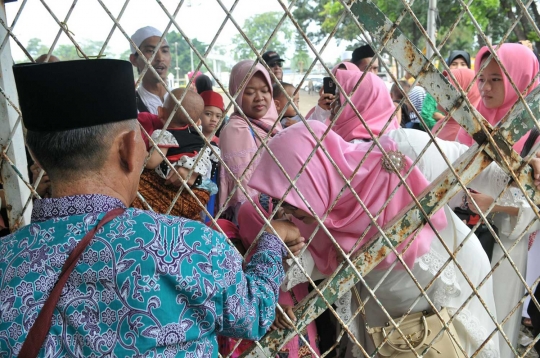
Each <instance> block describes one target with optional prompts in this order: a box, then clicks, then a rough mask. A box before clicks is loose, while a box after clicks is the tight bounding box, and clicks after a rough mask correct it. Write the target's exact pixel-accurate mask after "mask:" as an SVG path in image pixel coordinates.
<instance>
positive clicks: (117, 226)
mask: <svg viewBox="0 0 540 358" xmlns="http://www.w3.org/2000/svg"><path fill="white" fill-rule="evenodd" d="M117 207H123V205H122V203H121V202H120V201H118V200H117V199H114V198H110V197H106V196H102V195H81V196H74V197H65V198H59V199H44V200H40V201H37V205H35V209H34V212H33V216H32V217H33V223H32V224H30V225H28V226H26V227H24V228H22V229H21V230H19V231H18V232H16V233H15V234H13V235H10V236H7V237H5V238H2V239H1V240H0V253H2V255H0V352H2V353H0V356H2V357H3V356H8V357H9V356H16V355H17V354H18V353H19V351H20V349H21V347H22V343H23V342H24V340H25V338H26V335H27V333H28V330H29V329H30V328H31V327H32V325H33V323H34V321H35V319H36V317H37V315H38V313H39V311H40V310H41V308H42V306H43V304H44V302H45V300H46V298H47V297H48V296H49V293H50V292H51V290H52V288H53V286H54V284H55V282H56V280H57V278H58V275H59V273H60V271H61V268H62V265H63V263H64V261H65V260H66V258H67V257H68V255H69V253H70V252H71V251H72V250H73V248H74V247H75V245H76V244H77V243H78V241H79V240H80V239H81V238H82V237H83V236H84V235H85V234H86V232H88V231H89V230H91V229H92V228H93V227H94V226H95V225H96V224H97V222H98V221H99V220H100V219H101V218H102V217H103V215H104V212H106V211H109V210H112V209H114V208H117ZM285 254H286V253H285V249H284V247H283V244H282V242H281V241H280V240H279V239H278V238H276V237H275V236H272V235H265V237H263V238H261V240H260V243H259V247H258V248H257V250H256V253H255V254H254V255H253V258H252V259H251V262H250V264H249V265H248V267H247V268H246V270H245V271H244V272H243V271H242V257H241V256H240V255H239V254H238V253H237V251H236V250H235V249H234V248H233V247H231V246H230V245H229V244H228V243H227V241H226V240H225V238H224V237H223V236H222V235H221V234H218V233H216V232H214V231H212V230H211V229H209V228H208V227H206V226H204V225H202V224H200V223H197V222H194V221H190V220H187V219H183V218H177V217H170V216H164V215H158V214H154V213H150V212H145V211H141V210H137V209H128V210H126V211H125V212H124V214H122V215H121V216H119V217H118V218H116V219H114V220H113V221H111V222H110V223H108V224H106V225H105V226H104V228H102V229H101V230H100V231H99V232H98V233H97V235H96V237H95V238H94V239H93V240H92V242H91V244H90V245H89V247H88V248H87V249H86V250H85V252H84V253H83V255H82V256H81V258H80V260H79V262H78V264H77V267H76V268H75V270H74V271H73V273H72V274H71V275H70V278H69V280H68V282H67V284H66V286H65V287H64V289H63V291H62V295H61V297H60V300H59V302H58V304H57V306H56V311H55V314H54V316H53V320H52V321H53V323H52V327H51V329H50V333H49V335H48V336H47V339H46V341H45V343H44V345H43V347H42V349H41V352H40V356H48V357H60V356H77V357H101V356H118V357H127V356H161V357H176V356H182V357H217V352H218V348H217V342H216V334H217V333H219V334H220V335H223V336H233V337H239V338H246V339H252V340H256V339H259V338H260V337H261V336H262V335H264V334H265V333H266V331H267V329H268V327H269V326H270V324H271V323H272V322H273V320H274V308H275V304H276V302H277V298H278V294H279V286H280V284H281V282H282V280H283V277H284V272H283V267H282V265H281V262H282V258H283V257H284V255H285Z"/></svg>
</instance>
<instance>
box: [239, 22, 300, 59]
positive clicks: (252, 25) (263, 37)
mask: <svg viewBox="0 0 540 358" xmlns="http://www.w3.org/2000/svg"><path fill="white" fill-rule="evenodd" d="M281 17H282V14H281V13H279V12H265V13H263V14H259V15H255V16H252V17H250V18H249V19H247V20H246V21H245V22H244V26H243V31H244V32H245V34H246V36H247V38H248V39H249V40H250V41H251V43H252V44H253V47H255V48H256V49H257V51H261V50H262V48H263V46H264V45H265V44H266V42H267V41H268V39H269V38H270V36H271V35H272V33H273V32H274V30H275V29H276V27H277V24H278V23H279V20H280V19H281ZM291 40H292V29H291V24H290V23H289V22H288V21H287V20H286V21H285V22H283V24H281V27H280V28H279V31H278V33H277V36H274V37H273V38H272V40H271V41H270V44H269V45H268V46H267V47H266V48H267V49H268V50H273V51H276V52H277V53H279V54H280V55H282V56H283V54H284V53H285V52H286V51H287V46H286V45H285V43H287V42H288V41H291ZM232 42H233V44H234V45H235V47H236V50H235V51H236V52H235V53H234V59H235V60H236V61H238V60H245V59H255V54H254V53H253V51H252V50H251V48H250V47H249V45H248V44H247V43H246V40H244V38H243V37H242V36H241V35H240V34H237V35H235V36H234V37H233V41H232Z"/></svg>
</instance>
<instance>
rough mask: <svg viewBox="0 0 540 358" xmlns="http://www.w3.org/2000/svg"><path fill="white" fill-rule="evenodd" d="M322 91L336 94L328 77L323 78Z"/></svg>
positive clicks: (333, 85)
mask: <svg viewBox="0 0 540 358" xmlns="http://www.w3.org/2000/svg"><path fill="white" fill-rule="evenodd" d="M323 91H324V93H331V94H336V84H335V83H334V81H333V80H332V79H331V78H330V77H324V78H323Z"/></svg>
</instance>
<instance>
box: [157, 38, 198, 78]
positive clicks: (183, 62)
mask: <svg viewBox="0 0 540 358" xmlns="http://www.w3.org/2000/svg"><path fill="white" fill-rule="evenodd" d="M165 38H166V39H167V42H168V43H169V46H170V48H171V55H172V56H171V66H170V67H169V72H170V73H172V74H173V75H175V76H176V70H175V69H174V68H175V67H176V58H177V57H178V67H179V74H180V76H184V75H185V74H187V73H188V72H190V71H191V51H192V50H191V47H189V45H188V43H187V42H186V40H184V38H183V37H182V35H181V34H180V33H178V32H176V31H172V32H169V33H168V34H167V35H165ZM191 42H192V43H193V46H194V47H195V48H196V49H197V51H199V53H200V54H201V55H203V54H204V52H205V51H206V44H204V43H202V42H201V41H199V40H197V39H192V40H191ZM175 43H177V44H178V45H177V47H178V53H177V52H176V47H175ZM200 62H201V61H200V60H199V57H197V55H196V54H195V52H193V68H196V67H197V66H198V65H199V63H200ZM202 68H204V66H203V67H202Z"/></svg>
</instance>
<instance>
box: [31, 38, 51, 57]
mask: <svg viewBox="0 0 540 358" xmlns="http://www.w3.org/2000/svg"><path fill="white" fill-rule="evenodd" d="M26 51H28V53H29V54H30V55H32V57H34V58H36V57H38V56H40V55H43V54H45V53H48V52H49V48H48V47H47V46H45V45H44V44H42V43H41V39H38V38H35V37H34V38H31V39H30V40H28V45H26Z"/></svg>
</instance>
